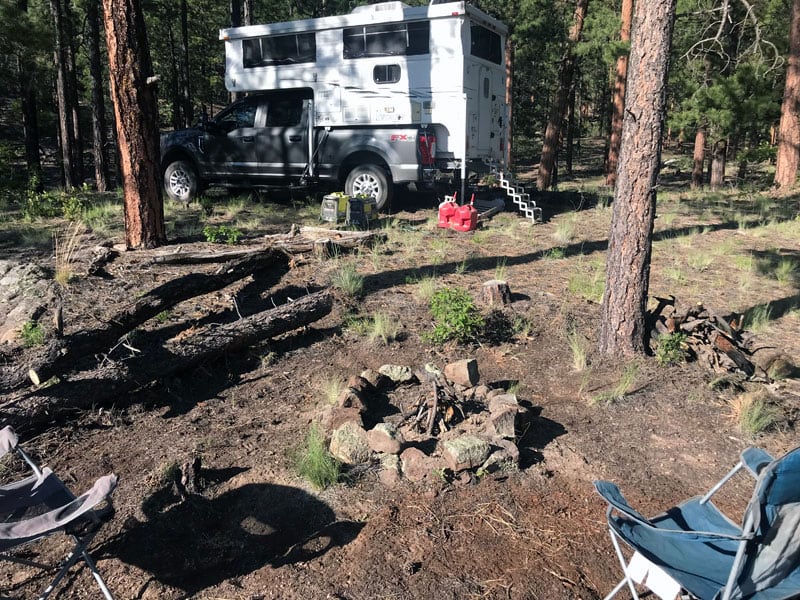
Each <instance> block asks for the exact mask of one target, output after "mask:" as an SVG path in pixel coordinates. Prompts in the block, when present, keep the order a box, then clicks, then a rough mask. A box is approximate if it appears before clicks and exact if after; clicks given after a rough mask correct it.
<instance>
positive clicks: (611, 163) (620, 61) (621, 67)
mask: <svg viewBox="0 0 800 600" xmlns="http://www.w3.org/2000/svg"><path fill="white" fill-rule="evenodd" d="M621 17H622V26H621V27H620V31H619V39H620V41H622V42H629V41H630V39H631V20H632V19H633V0H622V11H621ZM627 81H628V55H627V54H622V55H621V56H619V58H617V67H616V75H615V77H614V93H613V96H612V100H611V138H610V139H609V143H608V160H607V161H606V185H608V186H610V187H614V186H615V185H616V184H617V167H618V165H619V145H620V141H621V140H622V118H623V116H624V115H625V86H626V83H627Z"/></svg>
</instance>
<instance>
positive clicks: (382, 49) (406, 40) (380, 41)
mask: <svg viewBox="0 0 800 600" xmlns="http://www.w3.org/2000/svg"><path fill="white" fill-rule="evenodd" d="M430 34H431V26H430V23H429V22H428V21H417V22H412V23H387V24H384V25H361V26H358V27H345V28H344V29H343V30H342V39H343V41H344V50H343V52H342V56H343V57H344V58H365V57H375V56H413V55H417V54H428V53H429V52H430Z"/></svg>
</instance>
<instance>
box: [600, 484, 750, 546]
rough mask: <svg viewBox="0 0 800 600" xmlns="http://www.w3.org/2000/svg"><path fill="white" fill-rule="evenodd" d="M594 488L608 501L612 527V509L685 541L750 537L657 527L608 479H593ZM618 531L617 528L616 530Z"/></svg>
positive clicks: (654, 529) (643, 525) (746, 536)
mask: <svg viewBox="0 0 800 600" xmlns="http://www.w3.org/2000/svg"><path fill="white" fill-rule="evenodd" d="M594 488H595V489H596V490H597V493H598V494H600V495H601V496H602V497H603V499H605V501H606V502H608V512H607V517H608V522H609V525H611V526H612V527H614V529H617V530H618V528H617V527H616V526H615V523H614V519H613V518H612V517H611V513H612V511H613V510H616V511H618V512H619V513H621V514H622V515H624V516H625V517H627V518H628V519H629V520H631V521H634V522H635V523H636V524H637V525H638V526H640V527H646V528H647V529H650V530H652V531H656V532H658V533H659V534H663V535H664V536H667V537H680V538H683V539H685V540H687V541H693V542H707V541H711V540H736V541H741V540H747V539H750V538H752V534H750V535H748V534H746V535H729V534H726V533H717V532H715V531H692V530H684V529H665V528H663V527H658V526H656V525H653V523H652V522H650V520H648V519H646V518H645V517H644V516H642V514H641V513H640V512H638V511H636V510H634V509H633V508H632V507H631V505H630V504H628V501H627V500H626V499H625V496H623V495H622V492H620V490H619V488H618V487H617V486H616V485H614V484H613V483H611V482H609V481H595V482H594ZM618 531H619V530H618Z"/></svg>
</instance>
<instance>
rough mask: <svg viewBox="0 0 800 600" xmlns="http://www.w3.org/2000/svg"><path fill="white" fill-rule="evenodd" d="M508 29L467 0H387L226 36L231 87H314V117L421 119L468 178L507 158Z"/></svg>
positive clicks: (435, 148)
mask: <svg viewBox="0 0 800 600" xmlns="http://www.w3.org/2000/svg"><path fill="white" fill-rule="evenodd" d="M507 33H508V28H507V27H506V26H505V25H504V24H503V23H501V22H500V21H498V20H497V19H494V18H492V17H491V16H489V15H488V14H486V13H485V12H483V11H481V10H479V9H477V8H475V7H473V6H471V5H469V4H467V3H465V2H445V3H432V4H431V5H429V6H421V7H409V6H407V5H405V4H404V3H402V2H384V3H381V4H373V5H368V6H360V7H358V8H356V9H355V10H353V12H351V13H350V14H347V15H341V16H331V17H323V18H318V19H305V20H299V21H289V22H285V23H272V24H268V25H252V26H247V27H236V28H231V29H223V30H221V31H220V39H222V40H224V41H225V85H226V87H227V89H228V90H229V91H231V92H256V91H265V90H278V89H296V88H306V89H310V90H312V92H313V102H314V114H313V124H311V125H312V126H314V127H325V128H341V127H354V126H355V127H386V126H391V125H394V126H397V125H417V126H422V127H423V128H427V129H428V131H429V133H428V135H427V140H428V147H429V149H430V151H431V152H433V153H434V156H435V164H436V167H437V168H439V169H441V170H447V171H453V170H456V171H460V175H461V179H462V180H465V179H466V173H467V169H471V170H477V171H478V172H480V170H483V171H485V170H486V169H487V165H489V164H498V165H505V164H506V162H507V160H506V159H507V156H506V152H507V144H506V142H507V139H508V130H509V127H508V105H507V102H506V65H505V38H506V35H507ZM309 139H312V140H313V139H315V138H314V137H313V136H310V137H309ZM322 139H324V138H322ZM312 155H313V150H312Z"/></svg>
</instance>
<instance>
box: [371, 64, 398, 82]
mask: <svg viewBox="0 0 800 600" xmlns="http://www.w3.org/2000/svg"><path fill="white" fill-rule="evenodd" d="M372 79H373V81H375V83H397V82H398V81H400V65H375V68H374V69H372Z"/></svg>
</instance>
